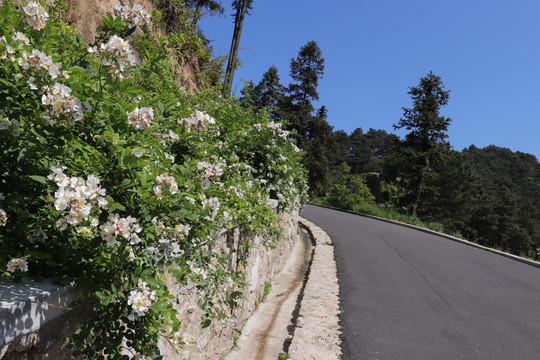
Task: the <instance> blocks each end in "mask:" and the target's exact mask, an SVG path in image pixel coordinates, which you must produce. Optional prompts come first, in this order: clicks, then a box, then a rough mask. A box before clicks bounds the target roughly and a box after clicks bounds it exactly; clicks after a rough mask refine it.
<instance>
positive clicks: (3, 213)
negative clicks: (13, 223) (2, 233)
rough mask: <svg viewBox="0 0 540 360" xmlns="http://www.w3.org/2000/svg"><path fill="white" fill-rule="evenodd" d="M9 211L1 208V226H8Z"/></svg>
mask: <svg viewBox="0 0 540 360" xmlns="http://www.w3.org/2000/svg"><path fill="white" fill-rule="evenodd" d="M7 219H8V217H7V213H6V211H5V210H4V209H0V226H6V224H7Z"/></svg>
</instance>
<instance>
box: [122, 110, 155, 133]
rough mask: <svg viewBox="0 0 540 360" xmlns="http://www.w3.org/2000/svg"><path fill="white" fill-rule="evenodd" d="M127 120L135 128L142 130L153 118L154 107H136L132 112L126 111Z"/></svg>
mask: <svg viewBox="0 0 540 360" xmlns="http://www.w3.org/2000/svg"><path fill="white" fill-rule="evenodd" d="M127 115H128V122H129V124H130V125H133V127H135V129H137V130H143V129H146V128H147V127H149V126H150V124H151V123H152V120H154V109H152V108H150V107H142V108H140V109H139V108H138V107H136V108H135V110H133V111H132V112H128V113H127Z"/></svg>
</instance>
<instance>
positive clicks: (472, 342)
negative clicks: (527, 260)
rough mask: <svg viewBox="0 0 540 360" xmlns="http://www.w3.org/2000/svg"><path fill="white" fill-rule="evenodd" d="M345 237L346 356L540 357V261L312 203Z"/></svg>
mask: <svg viewBox="0 0 540 360" xmlns="http://www.w3.org/2000/svg"><path fill="white" fill-rule="evenodd" d="M301 215H302V216H303V217H304V218H306V219H308V220H310V221H312V222H314V223H315V224H317V225H319V226H320V227H322V228H323V229H324V230H326V232H327V233H328V234H329V235H330V237H331V238H332V240H333V242H334V246H335V256H336V262H337V267H338V277H339V282H340V297H341V304H340V305H341V310H342V315H341V325H342V327H343V335H342V341H343V353H344V357H343V358H344V359H362V360H372V359H373V360H374V359H382V360H394V359H396V360H409V359H410V360H423V359H425V360H445V359H466V360H468V359H489V360H515V359H540V269H539V268H535V267H532V266H530V265H526V264H523V263H520V262H517V261H515V260H511V259H508V258H505V257H503V256H500V255H496V254H492V253H489V252H486V251H483V250H480V249H476V248H473V247H470V246H466V245H463V244H460V243H456V242H454V241H451V240H448V239H445V238H442V237H438V236H434V235H431V234H427V233H424V232H420V231H417V230H413V229H409V228H406V227H403V226H399V225H394V224H389V223H386V222H383V221H379V220H374V219H370V218H367V217H362V216H358V215H353V214H349V213H345V212H340V211H335V210H330V209H325V208H321V207H317V206H313V205H306V207H305V208H304V210H303V212H302V214H301Z"/></svg>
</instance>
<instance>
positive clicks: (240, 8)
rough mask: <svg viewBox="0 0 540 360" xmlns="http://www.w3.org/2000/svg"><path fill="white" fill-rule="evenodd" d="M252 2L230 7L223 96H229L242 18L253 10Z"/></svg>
mask: <svg viewBox="0 0 540 360" xmlns="http://www.w3.org/2000/svg"><path fill="white" fill-rule="evenodd" d="M252 4H253V0H234V1H233V2H232V7H233V9H235V16H234V31H233V37H232V41H231V50H230V51H229V61H228V62H227V70H226V71H225V82H224V84H223V95H225V96H229V94H230V93H231V87H232V82H233V77H234V71H235V70H236V67H237V65H238V47H239V46H240V37H241V36H242V27H243V25H244V17H245V16H246V14H248V15H249V13H248V10H250V9H253V5H252Z"/></svg>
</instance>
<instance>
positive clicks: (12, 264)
mask: <svg viewBox="0 0 540 360" xmlns="http://www.w3.org/2000/svg"><path fill="white" fill-rule="evenodd" d="M17 270H19V271H22V272H27V271H28V262H27V261H26V259H25V258H13V259H11V260H9V262H8V263H7V271H9V272H11V273H12V272H15V271H17Z"/></svg>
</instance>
